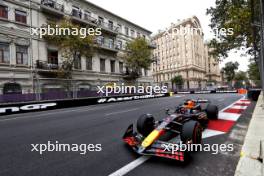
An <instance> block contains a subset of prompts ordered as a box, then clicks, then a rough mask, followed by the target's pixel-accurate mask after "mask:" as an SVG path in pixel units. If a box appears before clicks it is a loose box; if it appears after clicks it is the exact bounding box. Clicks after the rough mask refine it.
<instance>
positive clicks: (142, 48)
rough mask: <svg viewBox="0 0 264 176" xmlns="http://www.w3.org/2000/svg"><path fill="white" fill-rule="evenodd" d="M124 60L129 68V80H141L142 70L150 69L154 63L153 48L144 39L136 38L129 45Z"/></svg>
mask: <svg viewBox="0 0 264 176" xmlns="http://www.w3.org/2000/svg"><path fill="white" fill-rule="evenodd" d="M124 58H125V62H126V65H127V67H128V71H127V75H128V79H130V80H135V79H137V78H139V77H140V73H141V69H142V68H143V69H149V67H150V65H151V63H152V62H153V60H152V58H151V48H150V47H149V44H148V42H147V41H146V40H145V39H144V38H136V39H135V40H132V41H131V42H129V43H127V46H126V52H125V57H124Z"/></svg>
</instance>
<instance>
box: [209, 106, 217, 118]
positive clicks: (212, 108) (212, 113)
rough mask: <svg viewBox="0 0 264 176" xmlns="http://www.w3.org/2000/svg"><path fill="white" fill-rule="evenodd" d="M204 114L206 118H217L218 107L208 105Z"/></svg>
mask: <svg viewBox="0 0 264 176" xmlns="http://www.w3.org/2000/svg"><path fill="white" fill-rule="evenodd" d="M206 114H207V117H208V119H217V118H218V107H217V106H215V105H210V104H209V105H208V106H207V108H206Z"/></svg>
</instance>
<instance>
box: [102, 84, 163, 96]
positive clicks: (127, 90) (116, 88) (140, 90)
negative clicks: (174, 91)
mask: <svg viewBox="0 0 264 176" xmlns="http://www.w3.org/2000/svg"><path fill="white" fill-rule="evenodd" d="M97 88H98V91H97V93H98V94H105V95H106V96H108V95H111V94H113V93H114V94H148V95H153V94H164V93H167V92H168V87H167V86H161V87H160V86H128V85H124V83H122V84H121V85H117V84H116V83H114V85H113V86H97Z"/></svg>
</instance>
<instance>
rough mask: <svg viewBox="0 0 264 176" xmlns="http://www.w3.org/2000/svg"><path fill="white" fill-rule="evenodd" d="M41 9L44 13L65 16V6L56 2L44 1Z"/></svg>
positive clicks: (51, 0) (52, 0)
mask: <svg viewBox="0 0 264 176" xmlns="http://www.w3.org/2000/svg"><path fill="white" fill-rule="evenodd" d="M40 8H41V10H42V11H43V12H46V13H48V14H53V15H56V16H64V5H63V4H59V3H57V2H55V1H54V0H42V1H41V5H40Z"/></svg>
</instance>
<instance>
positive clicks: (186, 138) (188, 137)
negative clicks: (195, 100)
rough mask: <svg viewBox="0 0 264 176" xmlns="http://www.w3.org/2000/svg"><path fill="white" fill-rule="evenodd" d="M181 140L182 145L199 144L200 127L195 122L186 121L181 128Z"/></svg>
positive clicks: (200, 136)
mask: <svg viewBox="0 0 264 176" xmlns="http://www.w3.org/2000/svg"><path fill="white" fill-rule="evenodd" d="M181 140H182V142H183V143H185V144H188V143H192V144H200V143H201V141H202V127H201V125H200V123H199V122H197V121H193V120H191V121H187V122H185V123H184V124H183V126H182V133H181Z"/></svg>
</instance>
